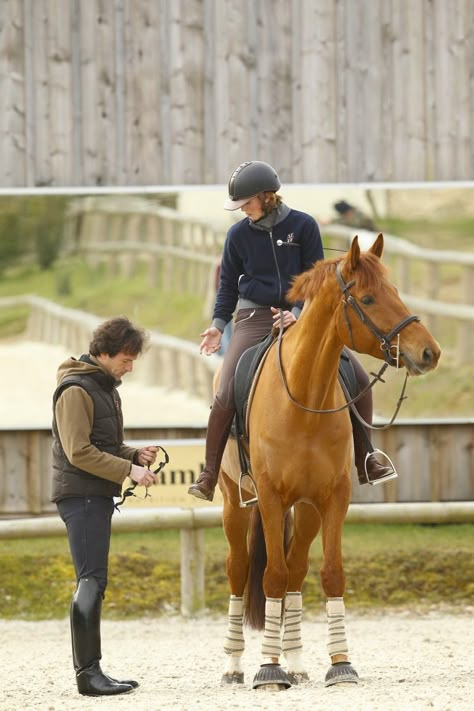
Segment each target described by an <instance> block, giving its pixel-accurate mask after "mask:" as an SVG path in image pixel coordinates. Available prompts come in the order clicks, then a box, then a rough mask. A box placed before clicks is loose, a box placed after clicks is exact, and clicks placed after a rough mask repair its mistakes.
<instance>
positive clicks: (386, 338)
mask: <svg viewBox="0 0 474 711" xmlns="http://www.w3.org/2000/svg"><path fill="white" fill-rule="evenodd" d="M336 278H337V283H338V285H339V288H340V289H341V292H342V296H343V304H344V318H345V321H346V325H347V330H348V332H349V336H350V339H351V343H352V346H353V349H354V350H357V349H356V347H355V343H354V338H353V335H352V328H351V324H350V321H349V316H348V313H347V305H349V306H351V308H352V309H353V310H354V311H355V313H356V315H357V317H358V318H359V320H360V321H361V322H362V323H363V324H364V325H365V326H367V328H368V329H369V331H370V332H371V333H372V334H373V335H374V336H375V337H376V338H377V340H378V341H379V343H380V349H381V350H382V351H383V356H384V361H385V362H384V364H383V365H382V367H381V368H380V370H379V371H378V373H371V375H373V376H374V377H373V379H372V380H371V381H370V383H369V384H368V385H367V387H365V388H364V389H363V390H361V392H360V393H359V394H358V395H356V397H354V398H352V399H350V395H349V393H348V391H347V388H346V387H345V385H344V383H341V387H342V390H343V392H344V395H345V397H346V399H347V402H346V403H345V404H344V405H341V406H340V407H335V408H331V409H327V410H318V409H314V408H311V407H306V405H303V404H302V403H300V402H298V401H297V400H296V399H295V398H294V397H293V395H292V394H291V392H290V389H289V386H288V382H287V380H286V377H285V373H284V372H283V364H282V359H281V343H282V336H283V313H282V310H281V309H280V330H279V333H278V349H277V353H278V358H277V362H278V370H279V371H280V377H281V381H282V383H283V386H284V388H285V390H286V394H287V395H288V397H289V399H290V400H291V402H292V403H293V404H294V405H296V406H297V407H299V408H300V409H301V410H305V411H306V412H310V413H313V414H318V415H323V414H331V413H335V412H341V411H342V410H345V409H347V408H349V407H350V408H351V412H353V413H354V415H355V416H356V418H357V419H358V420H359V422H360V423H361V424H362V425H364V427H368V428H369V429H371V430H385V429H388V428H389V427H391V425H392V424H393V423H394V421H395V418H396V417H397V415H398V413H399V411H400V407H401V405H402V402H403V400H406V396H405V390H406V385H407V380H408V373H406V374H405V381H404V383H403V387H402V390H401V393H400V397H399V398H398V402H397V405H396V407H395V412H394V414H393V416H392V418H391V419H390V421H389V422H388V423H386V424H385V425H372V424H369V423H368V422H365V420H364V419H363V417H361V416H360V415H359V413H358V412H357V410H356V408H355V407H352V406H353V405H354V403H356V402H357V401H358V400H359V399H360V398H361V397H362V396H363V395H365V393H366V392H367V391H368V390H371V389H372V388H373V387H374V385H375V383H376V382H378V381H380V382H382V383H384V382H385V381H384V380H383V378H382V375H383V374H384V373H385V371H386V369H387V368H388V366H389V365H392V366H394V367H396V368H397V369H398V368H399V364H400V331H402V329H404V328H405V326H408V324H409V323H411V322H412V321H419V320H420V319H419V317H418V316H407V317H406V318H404V319H403V320H402V321H400V323H399V324H397V325H396V326H395V327H394V328H392V330H391V331H389V333H384V332H383V331H381V330H380V329H379V328H378V326H376V325H375V324H374V322H373V321H372V320H371V319H370V318H369V317H368V316H367V314H366V313H365V312H364V310H363V309H362V308H361V307H360V306H359V304H358V303H357V301H356V300H355V298H354V297H353V296H352V294H349V289H350V288H351V287H352V286H354V284H355V280H353V281H350V282H348V283H346V282H345V281H344V279H343V277H342V273H341V265H340V263H339V264H338V265H337V268H336ZM395 336H397V337H398V340H397V344H396V345H391V343H390V341H391V340H392V339H393V338H394V337H395ZM393 348H396V356H395V357H394V356H393V355H392V354H391V353H390V351H391V350H392V349H393Z"/></svg>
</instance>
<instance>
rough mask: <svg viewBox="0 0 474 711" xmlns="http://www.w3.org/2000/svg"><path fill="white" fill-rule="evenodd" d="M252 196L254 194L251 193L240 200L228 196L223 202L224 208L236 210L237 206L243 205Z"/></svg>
mask: <svg viewBox="0 0 474 711" xmlns="http://www.w3.org/2000/svg"><path fill="white" fill-rule="evenodd" d="M252 197H255V196H254V195H251V196H250V197H246V198H243V199H242V200H231V199H230V198H227V200H226V201H225V202H224V210H238V209H239V207H242V205H245V203H246V202H248V201H249V200H251V199H252Z"/></svg>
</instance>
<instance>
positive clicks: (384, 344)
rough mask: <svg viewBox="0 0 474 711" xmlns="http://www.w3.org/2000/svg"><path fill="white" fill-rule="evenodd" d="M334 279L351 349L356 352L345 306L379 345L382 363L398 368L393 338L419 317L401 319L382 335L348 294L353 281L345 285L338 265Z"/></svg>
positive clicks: (398, 351)
mask: <svg viewBox="0 0 474 711" xmlns="http://www.w3.org/2000/svg"><path fill="white" fill-rule="evenodd" d="M336 278H337V283H338V284H339V288H340V289H341V291H342V295H343V300H342V301H343V305H344V319H345V321H346V326H347V330H348V332H349V337H350V339H351V344H352V349H353V350H354V351H357V348H356V345H355V343H354V336H353V334H352V327H351V322H350V320H349V315H348V310H347V306H350V307H351V308H352V310H353V311H354V313H355V314H356V316H357V318H358V319H359V321H361V322H362V323H363V324H364V325H365V326H367V328H368V329H369V331H370V332H371V333H372V335H373V336H375V337H376V338H377V340H378V341H379V343H380V350H381V351H382V352H383V358H384V361H385V362H386V363H388V365H392V366H394V367H396V368H398V367H399V365H400V345H399V343H397V344H396V345H392V344H391V342H392V340H393V339H394V338H395V336H398V335H399V334H400V331H402V330H403V329H404V328H405V326H408V324H409V323H412V322H413V321H419V320H420V319H419V317H418V316H407V317H406V318H404V319H402V321H400V323H398V324H397V325H396V326H394V327H393V328H392V330H391V331H389V332H388V333H384V332H383V331H381V330H380V328H379V327H378V326H376V325H375V323H374V322H373V321H372V319H370V318H369V317H368V316H367V314H366V313H365V312H364V310H363V309H362V307H361V306H360V305H359V304H358V302H357V300H356V299H355V297H354V296H352V294H350V293H349V289H350V288H351V287H352V286H354V284H355V280H352V281H349V282H347V283H346V282H345V281H344V279H343V276H342V270H341V264H340V263H339V264H338V265H337V268H336ZM393 348H395V349H396V356H393V355H392V353H391V352H390V351H391V350H392V349H393Z"/></svg>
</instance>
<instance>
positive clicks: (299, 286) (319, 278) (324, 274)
mask: <svg viewBox="0 0 474 711" xmlns="http://www.w3.org/2000/svg"><path fill="white" fill-rule="evenodd" d="M344 259H345V257H334V258H333V259H324V260H320V261H318V262H315V263H314V265H313V266H312V267H310V269H308V270H307V271H306V272H303V273H302V274H299V275H298V276H296V277H294V279H293V282H292V285H291V287H290V289H289V290H288V292H287V299H288V301H289V302H290V303H294V302H295V301H305V300H306V299H313V298H314V297H315V296H317V295H318V294H319V293H320V291H321V289H322V288H323V285H324V284H325V282H326V280H327V278H328V277H329V276H330V275H333V274H334V273H335V271H336V267H337V265H338V264H339V263H340V262H342V261H343V260H344ZM386 273H387V270H386V267H385V266H384V265H383V264H382V262H381V261H380V259H379V258H378V257H377V256H376V255H375V254H372V253H371V252H361V253H360V257H359V261H358V264H357V267H356V268H355V270H353V271H352V272H351V274H350V278H351V279H352V278H355V279H356V280H357V286H358V287H359V288H361V289H369V290H370V289H374V290H376V289H378V288H379V287H380V284H381V282H382V281H383V279H384V278H385V276H386Z"/></svg>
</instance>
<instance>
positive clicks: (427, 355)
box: [423, 348, 433, 363]
mask: <svg viewBox="0 0 474 711" xmlns="http://www.w3.org/2000/svg"><path fill="white" fill-rule="evenodd" d="M432 360H433V351H432V350H431V348H425V350H424V351H423V362H424V363H431V362H432Z"/></svg>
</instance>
